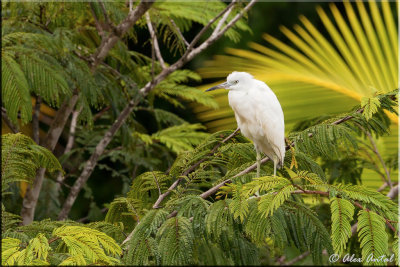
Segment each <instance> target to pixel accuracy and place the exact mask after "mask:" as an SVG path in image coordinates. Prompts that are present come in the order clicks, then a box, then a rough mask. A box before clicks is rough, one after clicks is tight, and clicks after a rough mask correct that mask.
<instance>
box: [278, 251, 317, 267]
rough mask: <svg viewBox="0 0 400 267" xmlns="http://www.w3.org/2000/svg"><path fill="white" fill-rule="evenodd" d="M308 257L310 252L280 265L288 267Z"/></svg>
mask: <svg viewBox="0 0 400 267" xmlns="http://www.w3.org/2000/svg"><path fill="white" fill-rule="evenodd" d="M308 255H310V251H306V252H304V253H303V254H300V255H299V256H297V257H295V258H293V259H292V260H290V261H288V262H286V263H283V264H282V265H284V266H289V265H293V264H294V263H296V262H298V261H301V260H302V259H304V258H305V257H307V256H308Z"/></svg>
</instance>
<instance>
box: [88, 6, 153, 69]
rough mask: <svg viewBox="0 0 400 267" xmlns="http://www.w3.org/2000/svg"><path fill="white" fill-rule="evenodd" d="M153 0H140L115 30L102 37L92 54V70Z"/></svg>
mask: <svg viewBox="0 0 400 267" xmlns="http://www.w3.org/2000/svg"><path fill="white" fill-rule="evenodd" d="M152 4H153V2H150V1H146V0H142V1H140V3H139V5H138V6H137V7H136V8H135V9H134V10H132V11H130V12H129V14H128V16H127V17H126V19H124V21H122V22H121V23H120V24H119V25H118V26H117V27H115V30H114V31H113V32H111V33H109V35H108V36H104V37H103V38H102V41H101V44H100V46H99V47H98V49H97V51H96V53H95V54H94V55H93V56H92V58H93V64H92V70H94V69H96V67H97V65H99V63H100V62H101V61H103V60H104V58H105V57H106V56H107V54H108V52H109V51H110V50H111V48H113V47H114V45H115V44H116V43H117V41H118V40H119V38H121V37H122V36H123V35H124V34H125V33H126V32H127V31H128V30H129V29H130V28H131V27H132V26H133V25H134V24H135V23H136V21H138V20H139V19H140V18H141V17H142V16H143V14H144V13H145V12H146V11H147V10H148V9H149V8H150V7H151V5H152Z"/></svg>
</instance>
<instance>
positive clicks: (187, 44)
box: [169, 18, 190, 48]
mask: <svg viewBox="0 0 400 267" xmlns="http://www.w3.org/2000/svg"><path fill="white" fill-rule="evenodd" d="M169 21H170V22H171V24H172V26H174V28H175V29H176V31H177V33H178V35H179V37H181V39H182V41H183V42H184V43H185V45H186V48H188V47H189V45H190V44H189V43H188V41H186V39H185V37H184V36H183V34H182V32H181V30H180V29H179V27H178V25H176V23H175V21H174V20H173V19H171V18H170V19H169Z"/></svg>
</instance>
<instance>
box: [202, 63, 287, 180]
mask: <svg viewBox="0 0 400 267" xmlns="http://www.w3.org/2000/svg"><path fill="white" fill-rule="evenodd" d="M219 88H225V89H227V90H229V93H228V99H229V105H230V106H231V107H232V109H233V111H234V112H235V118H236V122H237V124H238V127H239V128H240V130H241V132H242V134H243V135H244V136H246V137H247V138H249V139H250V140H252V141H253V143H254V147H255V149H256V153H257V177H260V160H261V154H260V152H263V153H264V154H265V155H267V157H268V158H270V159H271V160H272V161H273V162H274V176H275V175H276V167H277V165H278V164H279V165H280V166H283V160H284V157H285V122H284V117H283V111H282V107H281V105H280V103H279V101H278V98H277V97H276V95H275V94H274V92H272V90H271V89H270V88H269V87H268V85H266V84H265V83H264V82H262V81H259V80H256V79H254V78H253V76H252V75H250V74H248V73H246V72H236V71H234V72H232V73H231V74H229V75H228V77H227V79H226V82H224V83H222V84H220V85H217V86H214V87H211V88H209V89H207V90H206V92H207V91H212V90H215V89H219Z"/></svg>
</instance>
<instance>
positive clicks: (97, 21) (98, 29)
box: [89, 2, 104, 36]
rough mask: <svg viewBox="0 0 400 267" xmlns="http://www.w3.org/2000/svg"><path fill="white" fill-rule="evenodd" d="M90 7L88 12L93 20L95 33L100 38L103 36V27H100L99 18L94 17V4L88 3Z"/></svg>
mask: <svg viewBox="0 0 400 267" xmlns="http://www.w3.org/2000/svg"><path fill="white" fill-rule="evenodd" d="M89 6H90V12H91V13H92V16H93V19H94V25H95V27H96V30H97V32H98V33H99V35H100V36H103V34H104V30H103V27H102V26H101V24H100V22H99V18H98V17H97V15H96V12H95V11H94V3H93V2H90V3H89Z"/></svg>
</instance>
